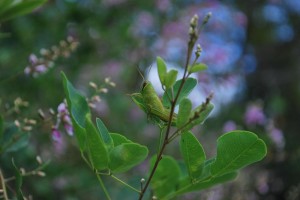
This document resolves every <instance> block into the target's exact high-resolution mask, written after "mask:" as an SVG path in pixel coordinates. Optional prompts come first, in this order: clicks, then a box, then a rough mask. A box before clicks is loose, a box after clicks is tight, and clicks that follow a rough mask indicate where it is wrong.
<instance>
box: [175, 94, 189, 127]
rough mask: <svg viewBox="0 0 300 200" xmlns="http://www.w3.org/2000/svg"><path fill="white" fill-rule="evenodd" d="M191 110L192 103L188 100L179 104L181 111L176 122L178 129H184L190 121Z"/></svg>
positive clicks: (185, 99)
mask: <svg viewBox="0 0 300 200" xmlns="http://www.w3.org/2000/svg"><path fill="white" fill-rule="evenodd" d="M191 110H192V102H191V101H190V100H189V99H188V98H184V99H183V100H182V101H181V102H180V104H179V111H178V115H177V122H176V126H177V128H180V127H182V126H183V125H185V124H186V123H187V122H188V121H189V118H190V115H191Z"/></svg>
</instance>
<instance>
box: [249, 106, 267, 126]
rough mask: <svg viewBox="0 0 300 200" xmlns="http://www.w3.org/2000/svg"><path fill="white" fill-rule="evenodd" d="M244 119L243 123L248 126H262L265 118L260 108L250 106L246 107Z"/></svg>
mask: <svg viewBox="0 0 300 200" xmlns="http://www.w3.org/2000/svg"><path fill="white" fill-rule="evenodd" d="M244 119H245V123H246V124H247V125H250V126H251V125H256V124H260V125H263V124H264V123H265V121H266V117H265V114H264V112H263V110H262V108H261V106H259V105H257V104H251V105H249V106H248V107H247V110H246V113H245V115H244Z"/></svg>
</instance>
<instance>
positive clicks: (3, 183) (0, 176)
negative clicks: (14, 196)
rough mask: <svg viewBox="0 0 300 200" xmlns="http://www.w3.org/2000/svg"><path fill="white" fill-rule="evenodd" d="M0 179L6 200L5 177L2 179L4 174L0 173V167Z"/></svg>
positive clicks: (6, 199)
mask: <svg viewBox="0 0 300 200" xmlns="http://www.w3.org/2000/svg"><path fill="white" fill-rule="evenodd" d="M0 179H1V185H2V192H3V197H4V199H5V200H8V196H7V191H6V186H5V179H4V176H3V174H2V170H1V169H0Z"/></svg>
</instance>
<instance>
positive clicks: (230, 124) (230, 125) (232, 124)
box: [223, 120, 236, 132]
mask: <svg viewBox="0 0 300 200" xmlns="http://www.w3.org/2000/svg"><path fill="white" fill-rule="evenodd" d="M235 129H236V123H235V122H234V121H231V120H230V121H227V122H226V123H225V124H224V126H223V131H224V132H229V131H233V130H235Z"/></svg>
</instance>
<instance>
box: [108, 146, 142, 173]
mask: <svg viewBox="0 0 300 200" xmlns="http://www.w3.org/2000/svg"><path fill="white" fill-rule="evenodd" d="M147 155H148V149H147V147H146V146H143V145H140V144H137V143H123V144H120V145H118V146H115V147H114V148H113V149H112V150H111V151H110V153H109V157H110V165H109V168H110V169H111V171H112V172H113V173H121V172H126V171H128V170H129V169H131V168H132V167H134V166H136V165H137V164H139V163H141V162H142V161H144V160H145V159H146V158H147Z"/></svg>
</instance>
